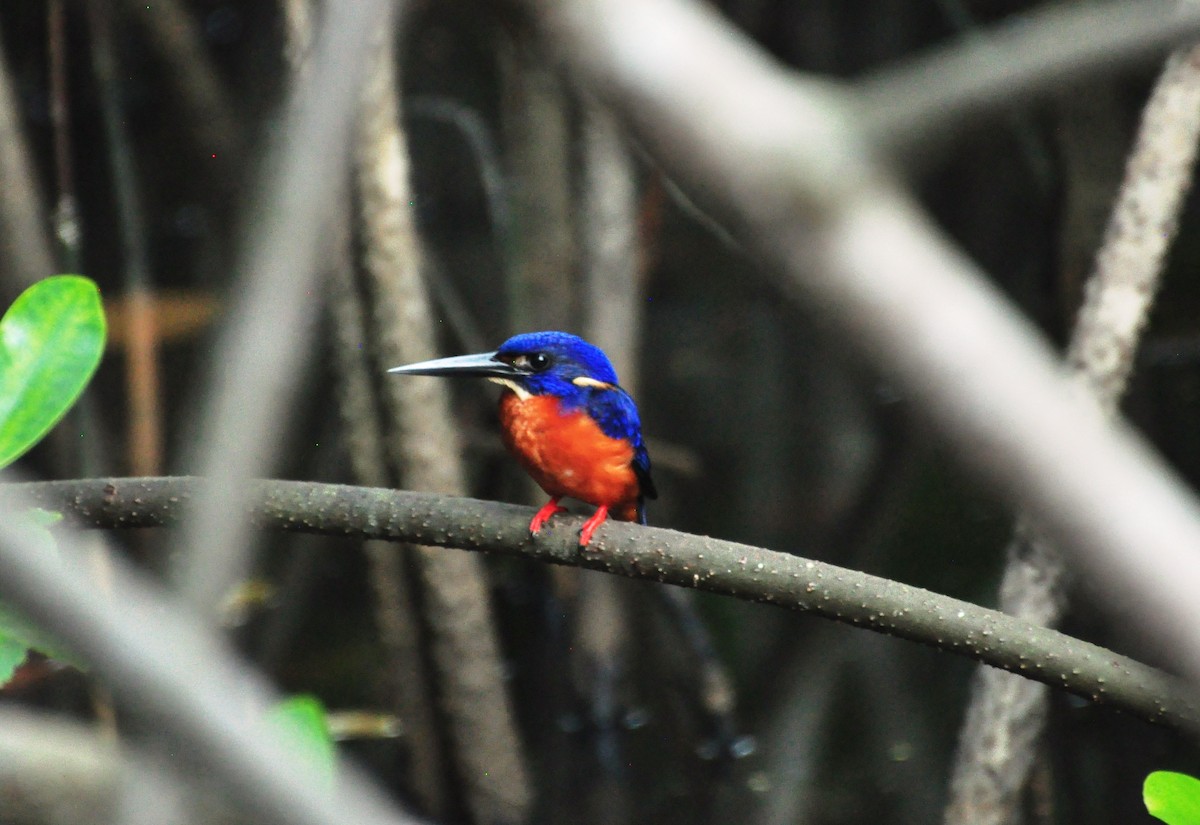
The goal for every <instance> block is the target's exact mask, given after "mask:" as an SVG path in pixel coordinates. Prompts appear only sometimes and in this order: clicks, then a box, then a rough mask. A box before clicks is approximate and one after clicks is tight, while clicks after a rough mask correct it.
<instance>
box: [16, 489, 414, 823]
mask: <svg viewBox="0 0 1200 825" xmlns="http://www.w3.org/2000/svg"><path fill="white" fill-rule="evenodd" d="M209 483H210V484H211V482H209ZM4 490H5V491H6V495H4V496H3V497H2V498H0V595H2V596H3V598H4V600H5V603H6V604H7V605H10V606H11V607H12V608H13V609H15V610H18V611H20V612H21V613H22V614H24V615H25V616H27V617H28V618H29V619H30V620H31V621H33V622H34V623H35V624H37V625H38V626H39V627H41V628H42V629H44V630H45V631H46V632H47V633H49V634H51V635H52V636H53V637H54V638H56V639H60V640H61V641H62V643H63V645H64V646H66V647H68V648H69V649H71V650H72V651H74V652H76V653H77V654H78V655H79V656H80V657H81V658H83V659H85V660H87V661H88V662H89V663H91V665H92V668H93V672H94V673H95V674H96V676H98V677H100V678H103V679H106V680H107V681H108V682H109V684H111V685H112V686H113V689H114V691H115V692H116V693H117V694H118V695H119V696H120V697H121V699H122V701H123V702H128V703H129V704H128V707H130V708H131V709H132V710H133V711H134V712H136V713H137V714H138V716H139V717H140V718H141V719H142V720H144V721H145V722H147V723H148V724H149V725H150V726H152V727H151V729H153V730H154V731H155V732H157V733H160V734H161V735H162V737H163V738H164V739H165V740H166V741H167V743H168V745H169V746H170V747H171V749H172V751H173V752H174V753H176V754H177V755H178V759H179V760H182V761H179V762H177V769H179V770H183V769H184V768H193V769H194V767H195V766H197V765H198V766H200V767H201V768H203V769H204V771H205V772H206V774H207V775H208V776H211V777H212V778H213V779H214V780H219V781H220V782H222V783H223V784H224V786H225V787H226V788H228V789H229V790H230V792H231V794H230V796H231V798H233V799H236V801H237V802H239V803H240V804H241V805H242V806H244V809H247V810H249V811H250V812H252V813H254V814H256V815H257V816H258V818H259V819H260V820H263V821H268V822H288V823H296V824H297V825H350V823H354V825H385V823H392V824H393V825H397V824H398V823H413V825H415V823H416V822H417V820H415V819H413V818H411V817H407V816H405V815H403V814H402V813H401V812H400V811H399V810H398V809H397V808H395V807H394V806H393V805H391V804H389V802H388V801H387V800H386V799H385V797H384V795H383V793H382V792H381V791H380V790H379V789H378V788H376V787H375V786H374V785H373V784H372V783H371V782H370V781H369V780H367V779H366V778H365V776H364V774H363V773H362V771H361V770H359V769H358V768H356V767H355V766H354V765H353V764H348V763H346V764H342V765H341V766H340V769H339V776H338V782H337V784H336V786H335V787H331V786H330V785H329V784H328V783H327V782H326V781H325V777H324V776H322V774H321V771H320V769H319V768H318V767H317V765H316V764H315V763H314V762H312V761H311V760H307V759H304V758H302V756H301V755H300V754H298V753H296V751H295V748H294V747H290V746H289V743H287V742H285V741H284V740H283V738H281V737H280V734H279V731H278V730H277V728H276V726H274V725H272V724H271V722H270V720H269V719H268V718H267V709H268V708H269V707H270V706H271V705H272V704H274V703H275V702H277V701H278V696H277V695H276V694H275V693H274V691H272V690H271V689H270V688H269V687H268V686H267V685H266V683H265V682H264V681H263V680H262V679H261V678H260V677H258V676H257V675H255V673H254V672H253V670H251V669H250V668H247V667H246V666H245V664H244V663H243V662H242V661H241V660H240V659H239V658H238V656H237V655H236V654H234V652H233V651H232V649H231V648H230V647H229V645H228V644H227V643H226V642H225V641H224V639H222V638H221V637H220V636H219V635H218V634H217V633H215V632H213V631H212V630H211V629H210V628H209V627H207V626H206V625H205V623H203V622H202V621H200V619H199V618H198V617H197V616H196V615H195V614H194V613H193V612H192V611H189V610H187V609H185V607H184V605H183V604H182V603H181V602H180V601H179V600H178V599H173V598H172V597H171V596H170V595H169V594H167V593H166V592H165V591H164V590H163V589H162V587H161V586H158V585H155V584H153V583H151V582H150V581H149V580H148V579H146V578H145V577H144V576H142V575H139V574H138V572H137V571H136V570H134V569H133V568H132V567H131V566H130V565H129V564H128V563H127V562H125V561H124V560H123V559H121V558H120V557H114V558H113V564H112V567H111V569H110V570H109V571H108V575H107V578H106V582H105V584H106V588H105V592H104V593H101V592H99V591H98V590H97V588H96V586H95V584H94V582H92V581H90V580H89V578H88V576H87V575H86V573H85V571H86V570H87V567H86V561H85V559H84V557H83V548H82V542H79V541H78V540H77V537H76V536H75V535H74V534H73V531H66V530H64V531H63V532H62V533H61V534H60V535H59V537H58V539H59V541H58V545H59V546H58V550H59V552H58V553H47V552H46V548H45V544H44V542H43V541H40V540H38V538H37V536H36V534H35V533H33V532H32V531H30V530H28V529H22V527H21V524H22V521H23V519H22V517H21V516H20V514H19V511H20V510H22V509H24V508H26V507H28V506H29V499H28V498H26V497H25V496H24V495H23V494H22V492H21V485H7V486H5V487H4ZM178 503H179V500H178V499H177V500H176V505H178ZM135 506H136V505H135ZM141 787H142V788H144V787H145V786H144V785H143V786H141ZM139 790H140V789H139Z"/></svg>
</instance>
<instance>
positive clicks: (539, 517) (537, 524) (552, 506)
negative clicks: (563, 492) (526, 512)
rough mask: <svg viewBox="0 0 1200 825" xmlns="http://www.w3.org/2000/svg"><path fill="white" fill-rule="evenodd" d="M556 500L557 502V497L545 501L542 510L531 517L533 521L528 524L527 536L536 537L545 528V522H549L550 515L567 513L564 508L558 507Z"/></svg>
mask: <svg viewBox="0 0 1200 825" xmlns="http://www.w3.org/2000/svg"><path fill="white" fill-rule="evenodd" d="M558 500H559V497H558V496H555V497H554V498H552V499H550V500H549V501H547V502H546V504H545V505H544V506H543V507H542V509H540V510H538V511H537V513H536V514H535V515H534V517H533V521H531V522H529V534H530V535H533V536H536V535H537V534H538V533H539V532H541V529H542V528H543V527H545V526H546V522H548V521H549V520H550V517H551V516H552V515H554V514H555V513H565V512H567V508H566V507H559V506H558Z"/></svg>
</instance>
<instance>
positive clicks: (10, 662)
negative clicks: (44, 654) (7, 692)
mask: <svg viewBox="0 0 1200 825" xmlns="http://www.w3.org/2000/svg"><path fill="white" fill-rule="evenodd" d="M28 655H29V646H28V645H26V644H25V643H24V642H22V641H21V640H20V639H17V638H14V637H12V636H9V635H7V634H5V633H4V632H3V631H0V686H3V685H7V684H8V683H9V682H10V681H11V680H12V677H13V674H14V673H16V672H17V668H19V667H20V666H21V663H22V662H24V661H25V657H26V656H28Z"/></svg>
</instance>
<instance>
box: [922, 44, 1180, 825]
mask: <svg viewBox="0 0 1200 825" xmlns="http://www.w3.org/2000/svg"><path fill="white" fill-rule="evenodd" d="M1198 136H1200V47H1196V48H1192V49H1188V50H1184V51H1181V52H1178V53H1176V54H1175V55H1173V56H1172V57H1171V58H1170V59H1169V60H1168V62H1167V65H1166V68H1165V69H1164V71H1163V73H1162V75H1161V77H1160V78H1159V80H1158V83H1157V84H1156V85H1155V87H1154V90H1153V92H1152V94H1151V96H1150V100H1149V101H1148V102H1147V104H1146V108H1145V110H1144V112H1143V114H1142V122H1141V125H1140V127H1139V130H1138V134H1137V138H1136V141H1135V143H1134V147H1133V151H1132V153H1131V154H1130V156H1129V160H1128V162H1127V164H1126V167H1125V177H1124V180H1123V182H1122V184H1121V189H1120V192H1119V194H1118V196H1117V202H1116V204H1115V205H1114V207H1113V211H1112V214H1111V216H1110V218H1109V223H1108V227H1107V229H1106V231H1105V236H1104V243H1103V245H1102V247H1101V249H1100V252H1099V254H1098V255H1097V258H1096V267H1095V270H1094V272H1093V274H1092V276H1091V278H1090V279H1089V281H1088V284H1087V287H1086V292H1085V298H1084V304H1083V307H1082V308H1081V309H1080V312H1079V317H1078V319H1077V321H1076V325H1075V330H1074V333H1073V335H1072V338H1071V344H1070V348H1069V350H1068V354H1067V360H1068V363H1069V364H1070V366H1071V368H1072V370H1073V371H1074V373H1075V375H1076V376H1078V378H1079V380H1080V381H1081V382H1082V383H1083V384H1085V385H1086V386H1087V387H1088V388H1089V389H1090V390H1091V392H1092V394H1093V395H1094V396H1095V397H1096V399H1097V400H1098V402H1099V403H1100V404H1101V406H1102V407H1103V408H1104V409H1105V410H1106V411H1108V412H1109V413H1110V414H1111V413H1113V412H1115V410H1116V407H1117V404H1118V403H1119V401H1120V398H1121V396H1122V394H1123V393H1124V391H1125V386H1126V384H1127V382H1128V380H1129V374H1130V371H1131V369H1132V366H1133V359H1134V354H1135V352H1136V350H1137V345H1138V340H1139V337H1140V334H1141V331H1142V328H1143V327H1144V326H1145V323H1146V318H1147V315H1148V313H1149V309H1150V306H1151V303H1152V302H1153V300H1154V295H1155V293H1156V292H1157V290H1158V284H1159V277H1160V275H1161V272H1162V267H1163V260H1164V258H1165V257H1166V253H1167V250H1168V248H1169V247H1170V244H1171V242H1172V240H1173V239H1174V237H1175V233H1176V229H1177V224H1178V219H1179V210H1180V208H1181V206H1182V204H1183V200H1184V197H1185V196H1186V194H1187V192H1188V190H1189V188H1190V187H1191V181H1192V170H1193V166H1194V163H1195V158H1196V149H1197V138H1198ZM1008 559H1009V560H1008V566H1007V568H1006V570H1005V575H1004V581H1003V584H1002V586H1001V593H1000V608H1001V609H1002V610H1004V611H1005V612H1008V613H1011V614H1013V615H1014V616H1018V617H1020V618H1022V619H1026V620H1028V621H1031V622H1034V623H1036V624H1041V625H1046V626H1053V625H1054V624H1056V623H1057V622H1058V619H1059V617H1060V616H1061V614H1062V610H1063V607H1064V604H1065V599H1064V596H1063V593H1062V579H1063V574H1064V565H1063V561H1062V559H1061V558H1060V557H1059V554H1058V553H1057V551H1056V550H1055V549H1054V548H1053V547H1051V546H1050V545H1049V543H1048V542H1046V540H1045V539H1043V538H1042V537H1041V536H1040V535H1039V534H1038V532H1037V530H1036V529H1035V528H1033V527H1032V526H1030V525H1029V524H1028V523H1026V522H1025V521H1024V520H1023V521H1022V523H1021V525H1020V526H1019V527H1018V530H1017V534H1016V536H1015V537H1014V539H1013V543H1012V544H1011V545H1010V547H1009V551H1008ZM1046 712H1047V693H1046V689H1045V687H1044V686H1043V685H1039V684H1036V683H1034V682H1030V681H1027V680H1024V679H1018V678H1015V677H1013V676H1011V675H1009V674H1006V673H1001V672H999V671H996V670H991V669H987V668H985V669H982V670H980V672H979V673H978V674H977V676H976V680H975V684H974V688H973V690H972V698H971V704H970V706H969V708H968V711H967V717H966V720H965V721H964V723H963V729H962V733H961V738H960V744H959V752H958V758H957V759H956V761H955V767H954V775H953V777H952V779H951V787H950V803H949V805H948V807H947V809H946V817H945V822H946V825H968V823H970V825H1015V823H1019V822H1021V821H1023V819H1024V816H1023V806H1022V802H1023V799H1024V795H1025V789H1026V787H1027V784H1028V781H1029V776H1030V771H1031V769H1032V767H1033V764H1034V759H1035V756H1036V751H1037V748H1038V747H1039V741H1040V739H1041V735H1042V731H1043V729H1044V727H1045V719H1046Z"/></svg>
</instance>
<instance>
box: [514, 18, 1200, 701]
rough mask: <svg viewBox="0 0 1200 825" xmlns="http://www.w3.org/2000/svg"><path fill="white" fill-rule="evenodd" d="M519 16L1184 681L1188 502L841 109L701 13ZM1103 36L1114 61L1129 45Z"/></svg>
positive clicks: (833, 93) (1194, 518)
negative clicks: (877, 159) (530, 21)
mask: <svg viewBox="0 0 1200 825" xmlns="http://www.w3.org/2000/svg"><path fill="white" fill-rule="evenodd" d="M525 5H526V6H527V7H528V8H529V9H530V10H531V11H532V12H533V13H534V14H535V15H536V16H537V17H538V19H539V20H540V22H541V24H542V26H543V28H544V30H545V32H546V34H547V36H548V37H549V38H550V41H551V42H552V43H553V44H554V46H555V47H556V48H557V49H558V52H559V54H560V55H562V57H563V59H564V60H565V61H566V62H567V63H568V65H569V66H570V67H571V68H573V69H574V70H575V71H576V73H577V74H578V76H579V78H580V79H581V80H582V81H583V82H585V83H586V84H589V85H590V86H592V87H593V88H594V89H595V90H597V91H599V92H600V93H602V94H603V96H604V97H605V98H606V99H607V100H608V101H609V102H610V103H611V104H612V105H613V106H614V108H615V109H616V110H617V111H618V112H619V113H620V114H622V115H624V117H625V118H626V119H627V120H628V122H629V124H630V125H631V126H632V127H633V130H634V131H635V133H636V134H637V136H638V137H640V139H641V140H642V142H643V145H645V146H646V147H647V149H648V150H649V151H650V152H651V153H652V154H654V155H655V156H656V157H657V158H658V160H659V161H660V162H661V163H662V164H663V165H664V167H666V168H667V170H668V172H670V173H673V174H674V175H675V176H676V178H677V179H678V180H679V181H680V182H681V184H683V185H685V186H689V187H691V188H692V189H693V190H694V191H697V192H702V193H703V194H704V196H705V198H706V201H707V202H710V203H712V204H714V205H715V207H716V208H717V209H719V210H720V212H721V213H722V214H724V215H725V216H727V217H728V218H729V219H730V220H731V221H732V222H733V223H734V224H735V225H736V226H739V227H740V228H741V232H742V233H743V235H744V236H745V237H746V238H747V239H748V241H749V242H750V244H751V246H752V247H753V248H755V249H757V250H758V252H759V253H760V254H762V255H764V256H765V257H766V259H767V260H768V261H769V262H770V263H771V264H772V266H771V267H770V269H771V270H772V271H773V272H777V273H779V275H780V281H781V284H782V286H783V288H784V289H785V290H786V291H787V293H788V294H789V295H791V296H793V298H794V299H795V300H796V301H798V302H802V303H804V304H806V305H807V306H809V307H810V308H811V309H813V310H815V311H817V312H818V313H820V314H821V315H822V317H823V318H824V319H825V320H827V321H828V323H829V324H830V325H831V326H832V327H834V328H835V329H837V330H838V331H840V333H841V335H842V336H843V338H844V340H845V341H846V343H848V344H852V345H854V346H855V347H857V348H858V349H859V350H860V352H862V353H863V354H864V355H865V356H866V357H868V358H869V359H870V360H871V361H872V362H873V363H874V365H875V366H876V367H877V368H878V369H880V370H881V371H883V372H884V373H886V374H887V375H889V376H890V377H892V378H894V380H895V381H896V382H897V384H898V385H899V386H901V387H902V388H903V389H904V390H905V391H906V392H907V393H908V394H909V396H910V397H911V398H912V400H913V408H914V409H915V410H918V411H921V412H922V413H924V415H925V416H926V417H927V418H928V419H929V421H930V422H931V423H933V425H934V426H935V428H936V431H937V432H938V434H939V435H940V436H941V437H942V438H943V439H944V440H945V441H946V442H947V443H948V444H949V445H950V446H951V448H952V449H953V450H954V452H955V453H956V455H957V456H958V458H959V460H960V461H961V462H962V463H963V465H964V466H966V467H967V468H968V469H969V470H971V471H972V472H973V473H974V474H975V475H976V476H977V477H978V478H980V479H981V480H983V481H986V482H987V483H988V484H990V485H991V486H992V488H993V489H995V490H996V491H997V492H998V493H999V494H1000V495H1002V496H1003V497H1004V498H1005V499H1006V500H1008V501H1009V502H1010V503H1011V504H1012V505H1014V506H1015V507H1019V508H1025V509H1026V510H1027V511H1028V512H1029V513H1030V514H1031V515H1032V516H1033V517H1034V518H1035V519H1036V520H1037V521H1038V523H1039V524H1041V525H1043V527H1044V529H1045V530H1046V531H1047V534H1048V535H1049V536H1050V538H1052V539H1053V540H1054V541H1055V542H1056V543H1057V544H1058V545H1059V546H1060V547H1062V548H1063V549H1064V551H1066V552H1068V553H1069V554H1070V556H1071V558H1072V559H1073V561H1074V562H1075V563H1076V564H1077V565H1078V567H1079V568H1080V570H1082V571H1084V572H1085V573H1086V574H1088V575H1090V576H1091V577H1092V578H1093V579H1094V581H1095V582H1096V583H1097V584H1098V585H1099V586H1100V588H1101V590H1102V591H1103V592H1105V594H1106V597H1107V599H1108V600H1109V602H1110V603H1112V604H1114V605H1116V604H1119V605H1120V606H1121V607H1122V609H1123V610H1124V615H1127V616H1128V617H1129V618H1130V620H1131V621H1133V622H1134V623H1135V624H1136V625H1137V626H1138V627H1139V628H1140V629H1141V630H1142V631H1143V632H1145V633H1146V634H1147V636H1148V637H1149V638H1151V639H1153V640H1155V641H1156V642H1158V643H1159V644H1161V645H1163V646H1164V647H1165V648H1167V649H1169V651H1170V654H1171V655H1172V656H1173V657H1174V658H1175V660H1176V661H1178V662H1179V663H1180V666H1181V667H1182V668H1183V669H1184V670H1185V671H1186V672H1187V673H1189V674H1190V675H1191V676H1192V677H1194V678H1197V679H1200V600H1197V599H1196V598H1195V590H1194V586H1193V582H1195V581H1196V580H1198V579H1200V556H1198V555H1197V553H1196V549H1197V548H1200V506H1198V505H1197V503H1196V501H1195V500H1194V499H1193V498H1192V497H1191V496H1190V495H1189V494H1188V492H1187V491H1186V489H1185V488H1184V486H1183V485H1182V484H1181V483H1180V482H1179V480H1178V479H1177V478H1176V477H1175V476H1174V475H1173V474H1172V473H1171V472H1170V471H1169V470H1168V469H1167V468H1166V467H1165V466H1164V465H1163V463H1162V462H1161V461H1160V460H1158V459H1157V458H1156V457H1154V456H1153V454H1152V453H1151V452H1150V451H1149V450H1148V449H1147V447H1146V446H1145V444H1144V443H1143V442H1142V441H1141V440H1140V439H1138V438H1137V437H1136V436H1135V435H1133V434H1132V433H1131V432H1130V431H1129V430H1128V429H1126V428H1124V427H1122V426H1120V425H1117V424H1113V423H1112V422H1110V421H1108V420H1107V419H1106V417H1105V416H1104V415H1103V413H1102V412H1101V410H1100V409H1099V408H1098V407H1097V406H1096V404H1095V402H1094V401H1092V400H1090V399H1088V398H1085V397H1083V395H1082V394H1081V393H1079V392H1078V390H1077V388H1075V387H1073V386H1072V384H1071V382H1070V381H1069V380H1067V378H1066V377H1065V376H1064V375H1063V373H1062V372H1061V369H1060V367H1059V366H1058V363H1057V359H1056V358H1055V356H1054V353H1053V351H1052V349H1051V348H1050V346H1049V345H1048V343H1047V342H1046V341H1045V340H1044V339H1043V338H1042V337H1041V336H1040V335H1039V334H1038V333H1037V331H1036V330H1035V329H1034V328H1033V327H1032V326H1031V325H1030V324H1029V323H1028V322H1026V321H1024V320H1022V319H1021V318H1020V316H1019V314H1018V313H1017V312H1016V311H1015V310H1014V309H1013V308H1012V307H1011V306H1010V305H1009V304H1008V303H1007V302H1006V301H1005V300H1004V298H1003V297H1002V296H1001V295H1000V293H999V292H998V290H996V289H995V288H994V287H993V286H991V285H990V284H989V283H988V281H987V279H986V278H985V277H984V275H983V273H981V272H979V271H978V269H977V268H976V267H975V266H974V265H973V264H972V263H971V262H970V261H969V260H967V259H966V257H965V256H964V255H962V253H961V252H960V251H958V250H957V249H955V248H954V247H953V246H952V245H951V244H950V243H949V242H947V241H946V240H945V239H944V238H943V236H942V235H941V234H940V233H939V232H938V230H937V229H936V228H935V227H934V226H933V225H932V223H931V222H930V221H929V219H928V218H927V217H926V216H925V215H924V214H923V213H922V212H921V211H920V210H919V209H918V208H917V206H916V205H915V204H914V203H912V202H911V200H910V199H908V198H907V197H906V196H905V195H904V194H902V193H901V192H900V190H899V189H898V188H897V186H896V185H895V184H894V182H892V181H891V180H890V179H889V178H888V176H887V175H886V174H885V173H884V172H883V171H882V170H881V169H880V168H879V167H878V166H877V165H875V164H874V163H873V162H872V157H873V156H872V153H871V152H870V151H868V150H867V137H868V136H867V134H866V132H865V130H864V129H863V127H862V125H861V124H859V123H858V122H857V121H855V119H854V112H855V109H854V100H855V99H854V98H853V97H850V96H848V95H847V94H846V93H845V92H844V91H843V90H842V89H841V88H840V87H833V86H830V85H828V84H825V83H821V82H819V81H816V80H813V79H811V78H807V77H804V76H802V75H796V74H788V73H785V72H784V71H782V70H781V69H779V68H778V67H777V66H776V65H775V64H773V63H772V62H771V61H770V60H769V59H768V58H767V57H766V56H765V55H764V54H763V53H762V52H761V51H759V50H757V49H756V48H755V47H754V46H753V45H752V44H750V43H748V42H747V41H746V40H745V39H744V38H742V37H741V36H740V35H738V34H737V33H735V32H734V31H733V30H732V29H731V28H730V27H729V26H728V25H726V24H724V23H723V22H722V21H721V20H720V19H719V18H718V17H717V16H716V13H715V12H714V11H712V10H710V9H708V8H707V7H702V6H699V5H693V4H687V3H684V2H682V0H571V2H556V1H555V2H552V0H526V3H525ZM1195 19H1198V20H1200V15H1196V16H1195ZM1108 35H1109V37H1107V38H1103V39H1104V41H1105V42H1106V43H1107V48H1109V49H1110V52H1111V53H1114V54H1115V52H1117V51H1119V50H1120V49H1121V47H1122V46H1123V45H1124V46H1125V47H1126V48H1129V47H1131V45H1132V44H1131V43H1130V42H1129V41H1128V40H1127V39H1125V38H1124V36H1120V37H1118V36H1116V34H1115V33H1113V32H1108ZM1029 36H1030V37H1031V38H1034V39H1035V40H1036V39H1037V38H1038V37H1039V36H1040V35H1039V33H1038V31H1037V30H1036V27H1030V29H1029ZM714 113H720V116H719V117H716V116H714Z"/></svg>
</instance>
